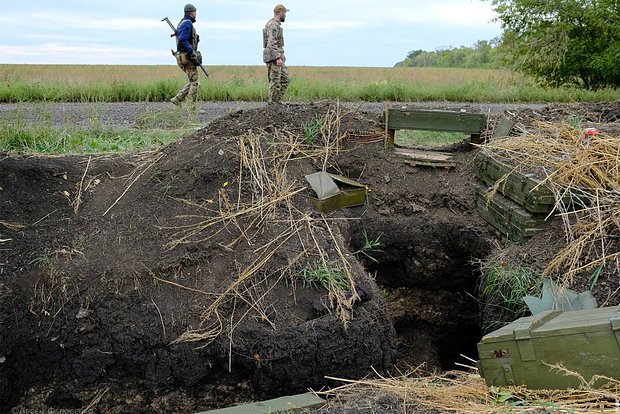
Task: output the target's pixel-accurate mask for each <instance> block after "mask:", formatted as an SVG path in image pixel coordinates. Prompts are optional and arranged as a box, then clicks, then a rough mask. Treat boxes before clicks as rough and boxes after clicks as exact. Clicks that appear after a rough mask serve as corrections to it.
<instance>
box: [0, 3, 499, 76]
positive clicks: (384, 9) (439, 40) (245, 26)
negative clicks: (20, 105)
mask: <svg viewBox="0 0 620 414" xmlns="http://www.w3.org/2000/svg"><path fill="white" fill-rule="evenodd" d="M190 1H192V4H194V5H195V6H196V8H197V22H196V25H195V26H196V30H197V31H198V34H199V35H200V40H201V41H200V45H199V50H200V51H201V52H202V54H203V59H204V62H205V65H261V64H263V63H262V28H263V27H264V25H265V23H266V22H267V20H269V19H270V18H271V17H272V16H273V8H274V6H275V5H276V4H277V3H276V1H278V0H275V1H274V0H271V1H265V0H251V1H250V0H190ZM186 3H187V0H185V1H178V0H149V1H146V0H137V1H130V0H125V1H121V0H97V1H89V0H28V1H27V2H26V3H24V4H22V3H21V2H19V1H13V0H11V1H8V0H4V1H3V2H2V9H1V12H0V64H111V65H125V64H126V65H167V64H170V65H174V64H175V61H174V58H173V57H172V55H171V53H170V49H171V48H173V47H175V43H174V38H171V37H169V35H170V33H171V30H170V27H169V26H168V24H167V23H166V22H162V21H161V20H162V19H163V18H164V17H168V18H169V19H170V20H171V21H172V23H173V24H174V25H176V24H177V23H178V22H179V20H180V19H181V18H182V17H183V6H184V5H185V4H186ZM284 4H285V6H286V7H287V8H289V9H290V11H289V12H288V13H287V16H286V21H285V22H284V23H283V24H282V27H283V28H284V38H285V53H286V57H287V65H288V66H367V67H391V66H394V64H395V63H396V62H398V61H401V60H403V59H405V57H406V56H407V53H408V52H410V51H412V50H418V49H422V50H426V51H435V50H439V49H446V48H452V47H460V46H467V47H472V46H473V45H474V44H475V42H477V41H478V40H491V39H493V38H495V37H497V36H499V35H500V34H501V28H500V26H499V23H498V22H495V21H494V17H495V13H494V12H493V10H492V5H491V2H490V1H489V0H487V1H481V0H430V1H429V0H382V1H381V0H373V1H370V0H303V1H300V0H296V1H295V0H288V2H284Z"/></svg>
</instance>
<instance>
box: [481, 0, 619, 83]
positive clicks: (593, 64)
mask: <svg viewBox="0 0 620 414" xmlns="http://www.w3.org/2000/svg"><path fill="white" fill-rule="evenodd" d="M487 1H491V2H492V4H493V6H494V9H495V11H496V12H497V13H498V15H499V17H498V20H499V21H500V22H501V23H502V27H503V29H504V35H503V39H502V45H501V49H502V50H501V51H502V56H504V57H506V58H507V61H508V63H510V64H511V65H512V66H513V67H514V68H515V69H517V70H519V71H521V72H523V73H527V74H529V75H532V76H534V77H535V78H537V79H538V80H540V81H541V82H542V83H544V84H548V85H551V86H560V85H565V84H571V85H577V86H580V87H584V88H586V89H599V88H602V87H607V86H611V87H619V86H620V2H619V1H618V0H544V1H542V0H487Z"/></svg>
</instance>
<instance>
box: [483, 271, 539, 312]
mask: <svg viewBox="0 0 620 414" xmlns="http://www.w3.org/2000/svg"><path fill="white" fill-rule="evenodd" d="M482 272H483V274H484V276H485V277H484V278H483V280H484V285H483V286H482V288H481V291H482V296H483V298H485V299H486V300H487V302H491V303H494V304H497V305H498V306H500V307H501V308H502V309H504V310H505V311H506V312H507V313H508V316H510V317H511V318H513V319H516V318H519V317H521V316H523V315H525V314H526V312H527V305H526V304H525V302H524V301H523V298H524V297H525V296H527V295H533V296H538V295H540V292H541V291H542V279H541V278H540V277H539V275H538V274H537V273H536V272H535V271H533V270H532V269H530V268H528V267H526V266H514V265H512V264H509V263H506V262H504V261H502V260H498V259H493V260H491V261H489V262H487V263H485V264H484V265H483V266H482Z"/></svg>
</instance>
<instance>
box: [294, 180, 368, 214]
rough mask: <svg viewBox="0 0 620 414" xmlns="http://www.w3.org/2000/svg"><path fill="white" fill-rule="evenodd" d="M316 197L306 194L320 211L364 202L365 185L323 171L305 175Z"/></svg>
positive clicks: (330, 210) (323, 211) (325, 211)
mask: <svg viewBox="0 0 620 414" xmlns="http://www.w3.org/2000/svg"><path fill="white" fill-rule="evenodd" d="M306 180H308V182H309V183H310V186H311V187H312V189H313V190H314V192H315V193H316V194H317V197H311V196H306V197H307V198H308V199H309V200H310V201H311V202H312V204H314V206H315V207H316V208H317V210H319V211H320V212H322V213H330V212H332V211H334V210H338V209H339V208H343V207H354V206H360V205H363V204H365V203H366V186H365V185H363V184H360V183H358V182H356V181H353V180H351V179H349V178H347V177H343V176H342V175H337V174H330V173H327V172H324V171H321V172H317V173H314V174H309V175H306Z"/></svg>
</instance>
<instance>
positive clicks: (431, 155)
mask: <svg viewBox="0 0 620 414" xmlns="http://www.w3.org/2000/svg"><path fill="white" fill-rule="evenodd" d="M394 151H395V152H396V153H397V154H400V155H406V156H409V157H411V158H415V159H423V160H437V161H447V160H449V159H450V158H452V156H453V154H451V153H449V152H441V151H424V150H415V149H410V148H396V149H395V150H394Z"/></svg>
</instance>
